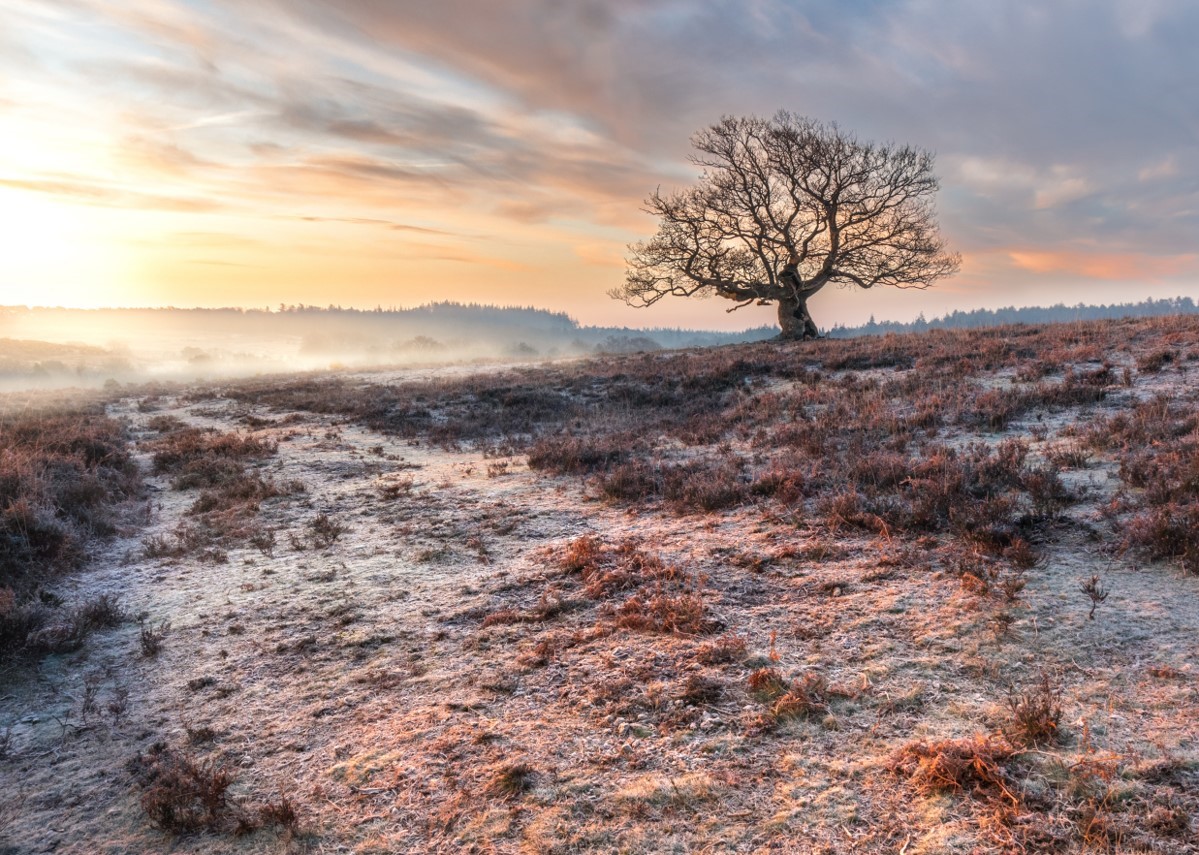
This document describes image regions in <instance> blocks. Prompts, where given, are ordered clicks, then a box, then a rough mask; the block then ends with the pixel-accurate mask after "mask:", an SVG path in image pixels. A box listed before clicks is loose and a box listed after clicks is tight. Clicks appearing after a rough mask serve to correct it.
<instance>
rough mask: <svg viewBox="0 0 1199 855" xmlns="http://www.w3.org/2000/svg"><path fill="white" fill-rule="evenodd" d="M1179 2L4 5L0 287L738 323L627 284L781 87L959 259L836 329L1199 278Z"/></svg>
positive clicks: (34, 1)
mask: <svg viewBox="0 0 1199 855" xmlns="http://www.w3.org/2000/svg"><path fill="white" fill-rule="evenodd" d="M1197 42H1199V4H1195V3H1193V2H1190V0H1042V2H1021V1H1020V0H1004V2H995V0H954V2H947V1H944V2H936V1H935V0H743V2H730V0H438V2H435V3H431V2H427V0H421V2H415V0H414V2H408V0H393V1H392V2H387V1H386V0H337V2H332V0H324V1H322V0H121V2H119V3H117V2H112V0H3V2H2V3H0V305H65V306H82V307H93V306H166V305H174V306H246V307H259V308H261V307H266V306H270V307H275V306H278V305H279V304H297V303H304V304H308V305H318V306H326V305H341V306H347V307H349V306H353V307H360V308H374V307H376V306H383V307H385V308H386V307H391V306H396V307H407V306H414V305H420V304H423V303H428V302H431V301H441V300H456V301H459V302H481V303H490V304H500V305H535V306H540V307H545V308H548V309H553V310H555V311H566V312H569V313H570V314H571V315H572V316H574V317H575V318H576V319H578V320H579V321H580V322H582V323H586V324H620V325H629V326H643V327H654V326H684V327H701V328H711V329H718V328H719V329H739V328H745V327H749V326H756V325H759V324H762V323H770V322H771V321H772V318H773V310H771V309H762V308H756V307H751V308H749V309H745V310H741V311H738V312H736V313H734V314H728V313H727V312H726V311H725V308H726V307H727V305H728V304H727V303H726V302H725V301H720V300H717V301H711V300H685V299H671V300H664V301H662V302H660V303H659V304H657V305H656V306H654V307H652V308H651V309H633V308H630V307H627V306H625V305H624V304H623V303H621V302H619V301H615V300H612V299H611V298H610V297H609V296H608V294H607V292H608V291H609V290H611V289H613V288H616V287H618V286H619V285H620V284H621V282H622V281H623V271H624V261H623V259H624V256H625V254H626V247H627V246H628V244H630V243H632V242H634V241H637V240H640V239H642V238H646V237H649V236H650V235H651V234H652V233H653V232H654V230H655V221H654V220H653V218H652V217H650V216H649V215H648V214H646V213H645V212H644V211H643V207H644V200H645V198H646V197H647V196H648V195H649V194H650V193H652V192H653V191H654V189H655V188H658V187H661V188H663V189H664V190H669V189H674V188H681V187H685V186H687V185H688V184H689V183H691V182H693V181H694V180H695V179H696V177H697V170H696V168H695V167H694V166H693V165H692V164H691V163H690V162H689V161H688V159H687V158H688V154H689V152H690V145H689V137H690V135H691V134H692V133H693V132H694V131H696V130H697V129H700V128H703V127H705V126H707V125H709V124H712V123H714V122H716V121H718V120H719V119H720V118H721V116H724V115H748V114H756V115H759V116H770V115H772V114H773V113H774V112H776V111H777V110H780V109H786V110H790V111H792V112H795V113H797V114H801V115H806V116H810V117H812V118H815V119H819V120H823V121H834V122H837V123H838V124H839V125H840V126H841V127H843V128H846V129H848V130H852V131H853V132H855V133H856V134H857V135H858V136H859V137H861V138H863V139H869V140H878V141H895V142H899V143H904V144H911V145H915V146H918V147H920V148H925V149H929V150H931V151H933V152H935V154H936V158H937V159H936V172H937V174H938V175H939V177H940V179H941V192H940V194H939V196H938V200H937V206H938V211H939V218H940V222H941V227H942V231H943V233H944V236H945V238H946V240H947V242H948V244H949V246H950V247H951V248H952V249H954V250H956V251H958V252H960V253H961V254H962V257H963V265H962V270H961V272H960V273H959V274H958V275H957V276H955V277H953V278H952V279H949V280H944V281H942V282H939V283H937V285H936V286H935V287H933V288H930V289H928V290H926V291H910V290H905V291H899V290H895V289H892V290H890V291H881V290H872V291H869V292H866V291H861V290H860V289H857V290H835V291H831V292H826V293H822V294H821V295H819V296H818V297H817V298H815V299H814V300H813V302H812V306H811V309H812V311H813V314H814V316H815V317H816V320H817V321H818V322H819V323H820V324H821V325H823V326H828V325H831V324H834V323H846V324H855V323H861V322H863V321H865V320H866V319H867V318H869V317H870V316H872V315H873V316H874V317H876V318H877V319H879V320H883V319H889V320H910V319H911V318H913V317H915V316H916V315H917V314H918V313H923V314H924V315H925V316H926V317H930V318H931V317H933V316H936V315H940V314H943V313H945V312H947V311H952V310H955V309H961V310H969V309H974V308H996V307H1001V306H1007V305H1048V304H1051V303H1057V302H1064V303H1067V304H1073V303H1078V302H1086V303H1100V302H1103V303H1110V302H1132V301H1139V300H1142V299H1145V298H1148V297H1163V296H1193V297H1199V246H1197V236H1199V98H1196V97H1195V93H1196V92H1199V60H1197V59H1196V58H1195V53H1194V45H1195V44H1196V43H1197Z"/></svg>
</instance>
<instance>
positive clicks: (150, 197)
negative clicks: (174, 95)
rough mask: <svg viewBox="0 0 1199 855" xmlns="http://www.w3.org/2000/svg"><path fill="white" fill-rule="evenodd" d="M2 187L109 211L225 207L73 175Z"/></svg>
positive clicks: (7, 181)
mask: <svg viewBox="0 0 1199 855" xmlns="http://www.w3.org/2000/svg"><path fill="white" fill-rule="evenodd" d="M0 187H8V188H11V189H13V190H24V191H26V192H29V193H41V194H45V195H48V196H57V197H63V198H66V199H70V200H71V201H74V202H76V203H79V204H85V205H97V206H101V207H107V208H133V209H137V210H156V211H185V212H192V213H202V212H208V211H215V210H218V209H220V208H221V207H222V206H221V205H220V204H218V203H217V202H214V201H212V200H210V199H200V198H183V197H175V196H160V195H157V194H153V193H144V192H139V191H134V190H127V189H123V188H119V187H107V186H104V185H100V184H96V183H94V182H92V181H91V180H89V179H80V178H74V177H71V176H62V177H54V178H32V179H16V178H0Z"/></svg>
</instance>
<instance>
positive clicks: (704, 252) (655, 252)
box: [612, 112, 961, 339]
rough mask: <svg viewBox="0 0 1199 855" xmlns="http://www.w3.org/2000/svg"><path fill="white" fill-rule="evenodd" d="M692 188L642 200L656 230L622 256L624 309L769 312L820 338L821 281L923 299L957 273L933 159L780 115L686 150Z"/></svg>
mask: <svg viewBox="0 0 1199 855" xmlns="http://www.w3.org/2000/svg"><path fill="white" fill-rule="evenodd" d="M691 143H692V146H693V147H694V148H695V151H696V153H695V154H694V155H692V158H691V159H692V161H693V162H694V163H695V164H697V165H698V166H700V167H702V168H703V172H702V173H701V174H700V178H699V182H698V183H697V184H696V185H695V186H693V187H690V188H688V189H686V190H681V191H678V192H676V193H671V194H669V195H663V194H662V193H661V191H660V190H658V191H655V192H654V194H653V195H652V196H650V198H649V199H648V200H647V202H646V205H647V210H648V212H649V213H652V214H655V215H657V216H658V218H659V220H660V222H659V226H658V233H657V234H656V235H654V236H653V237H652V238H650V239H649V240H646V241H642V242H640V243H636V244H633V245H632V246H630V247H629V252H630V255H629V257H628V258H627V259H626V264H627V271H626V279H625V284H624V286H623V287H622V288H618V289H616V290H614V291H613V292H612V296H613V297H616V298H618V299H623V300H625V301H626V302H627V303H629V304H630V305H633V306H648V305H651V304H653V303H656V302H657V301H658V300H660V299H662V298H663V297H665V296H667V295H675V296H680V297H693V296H710V295H713V294H715V295H717V296H719V297H724V298H726V299H729V300H734V301H736V302H737V303H738V305H737V306H734V307H733V308H732V309H729V311H733V310H734V309H738V308H740V307H741V306H745V305H749V304H750V303H755V302H756V303H758V304H759V305H767V304H769V303H777V304H778V318H779V326H780V327H782V336H781V337H782V338H784V339H798V338H809V337H814V336H815V335H816V326H815V324H814V323H813V322H812V318H811V315H810V314H809V313H808V308H807V302H808V299H809V298H811V297H812V295H814V294H815V293H816V292H818V291H819V290H820V289H821V288H823V287H824V286H825V285H828V284H829V283H834V284H837V285H843V286H857V287H860V288H873V287H874V286H875V285H893V286H895V287H897V288H927V287H928V286H929V285H930V284H931V283H932V282H933V281H935V280H937V279H939V278H941V277H942V276H948V275H950V274H952V273H954V272H956V271H957V269H958V266H959V265H960V261H961V260H960V258H959V256H957V255H956V254H954V253H950V252H948V251H947V250H946V248H945V244H944V242H943V241H942V240H941V235H940V231H939V229H938V227H937V218H936V210H935V208H934V207H933V195H934V194H935V193H936V191H937V188H938V183H937V179H936V177H935V176H934V175H933V172H932V167H933V156H932V154H930V153H929V152H927V151H921V150H919V149H915V148H912V147H910V146H896V145H893V144H886V145H875V144H872V143H863V142H860V141H859V140H858V139H857V138H856V137H855V136H854V135H853V134H850V133H847V132H845V131H842V130H841V129H840V128H838V127H837V126H836V125H835V124H823V123H821V122H816V121H813V120H811V119H807V118H804V117H802V116H795V115H793V114H791V113H787V112H780V113H778V114H776V115H775V116H774V118H772V119H759V118H757V117H753V116H750V117H747V118H732V117H726V118H724V119H723V120H721V121H720V122H719V123H718V124H715V125H712V126H711V127H710V128H706V129H705V130H702V131H699V132H698V133H696V134H695V135H694V136H693V137H692V140H691Z"/></svg>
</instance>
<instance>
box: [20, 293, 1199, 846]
mask: <svg viewBox="0 0 1199 855" xmlns="http://www.w3.org/2000/svg"><path fill="white" fill-rule="evenodd" d="M1197 366H1199V318H1197V317H1194V316H1189V317H1183V316H1179V317H1162V318H1150V319H1138V320H1117V321H1089V322H1083V323H1072V324H1059V325H1043V326H1035V327H1034V326H1010V327H1000V328H992V329H983V330H969V331H964V330H963V331H956V330H955V331H945V330H937V331H931V332H927V333H923V334H919V335H904V336H894V335H893V336H886V337H869V338H860V339H852V340H827V341H819V342H807V343H802V344H801V343H796V344H788V345H777V344H773V343H751V344H737V345H728V346H723V347H714V348H707V349H690V350H680V351H662V352H654V353H642V354H632V355H605V356H593V357H590V358H586V359H581V360H576V361H571V362H562V363H554V364H548V365H543V366H529V367H519V368H505V367H504V366H499V365H497V366H490V367H473V368H472V367H470V366H448V367H440V368H437V367H428V368H421V369H403V370H399V369H380V370H375V371H360V372H349V371H347V372H342V373H336V374H331V375H322V376H319V377H312V376H294V377H275V378H258V379H254V380H243V381H237V382H232V381H230V382H225V383H220V384H213V383H208V384H194V385H187V386H182V385H180V386H172V385H166V384H160V385H158V386H154V387H149V386H147V387H144V388H139V389H126V390H124V391H121V390H117V391H115V392H113V393H112V396H111V399H110V400H109V401H108V402H107V410H106V413H107V416H108V417H109V418H110V419H112V420H113V422H112V424H123V425H124V426H125V430H126V431H127V433H128V441H129V443H130V446H129V447H130V450H131V451H132V452H133V454H134V458H135V459H136V460H137V461H139V462H140V466H141V471H142V473H143V476H144V477H145V479H146V483H147V485H148V487H147V489H148V490H149V492H148V493H146V494H145V495H144V497H143V498H142V499H141V500H140V501H141V504H139V505H135V506H133V507H132V508H131V509H127V511H130V513H128V514H127V515H126V517H125V521H124V522H123V523H122V524H121V525H120V526H119V530H116V531H113V532H112V533H110V535H109V537H108V539H107V540H97V541H95V542H94V545H93V546H92V547H90V549H91V550H92V555H91V561H90V563H89V565H88V566H87V568H86V569H85V570H83V571H79V572H69V571H65V570H64V573H65V575H62V576H58V577H56V578H54V579H48V580H47V581H46V582H45V586H44V588H43V590H44V591H45V592H46V594H47V596H46V597H45V598H43V599H44V602H42V603H41V604H37V603H34V604H32V605H28V606H21V608H27V609H33V608H38V609H45V610H48V611H46V612H45V614H47V615H49V614H55V612H54V609H62V610H64V614H65V613H66V612H69V611H70V610H71V609H79V608H80V607H81V604H87V603H93V604H94V603H95V602H97V600H98V598H101V597H105V596H107V597H112V598H119V602H120V610H121V611H122V613H123V614H124V615H125V616H126V617H127V619H125V620H124V621H123V622H120V623H118V625H117V626H115V627H112V626H107V625H105V626H98V627H95V628H94V629H93V630H92V631H91V632H90V633H89V634H88V635H87V638H86V641H83V640H80V641H79V643H78V644H77V645H73V646H71V645H67V646H68V647H69V648H70V649H64V650H62V651H61V652H57V653H55V652H49V653H45V652H42V653H39V654H38V655H36V656H32V658H31V654H30V653H29V652H28V651H26V652H25V653H24V654H22V656H18V658H17V659H15V660H11V661H10V662H9V664H8V665H7V666H6V671H5V673H4V680H5V689H4V691H3V693H0V695H2V696H0V737H2V739H0V782H2V784H0V792H2V793H3V796H0V799H2V802H0V851H7V852H12V853H14V855H15V853H27V852H28V853H32V852H43V851H55V852H58V853H64V852H66V853H85V852H86V853H90V852H97V851H111V852H126V851H139V852H140V851H147V852H155V851H164V852H165V851H186V852H215V853H277V852H322V851H342V852H354V853H363V855H366V853H389V852H513V853H515V852H538V853H542V852H547V853H548V852H558V853H568V852H594V853H600V852H605V853H606V852H630V853H632V852H636V853H644V852H680V851H687V852H690V851H694V852H804V853H807V852H813V853H817V852H819V853H841V852H845V853H849V852H904V853H908V855H913V853H944V852H963V853H965V852H996V853H998V852H1013V851H1029V852H1033V851H1035V852H1044V851H1054V852H1084V851H1085V852H1095V851H1111V852H1116V851H1119V852H1128V851H1147V852H1163V853H1194V852H1199V846H1197V845H1196V844H1195V842H1194V841H1195V840H1196V835H1197V834H1199V748H1197V746H1199V666H1197V665H1196V661H1197V660H1196V654H1197V653H1199V650H1197V648H1196V641H1195V639H1196V638H1199V416H1197V415H1196V413H1197V412H1199V410H1197V405H1199V391H1197V387H1196V384H1194V383H1193V382H1192V381H1193V377H1192V373H1193V372H1194V370H1195V369H1196V367H1197ZM4 404H5V406H4V408H3V409H4V410H7V411H8V412H11V413H18V414H20V418H23V419H34V420H36V419H37V418H38V417H39V416H38V407H41V406H43V404H42V403H40V402H34V403H33V404H30V403H29V402H28V401H27V399H25V398H22V397H20V396H15V395H11V396H8V397H7V398H6V399H5V400H4ZM13 418H16V416H14V417H13ZM106 424H108V423H106ZM106 435H107V434H106ZM68 445H69V444H66V443H64V444H63V447H64V448H66V447H68ZM31 447H32V446H31ZM63 453H64V454H65V453H66V452H63ZM14 483H15V481H14ZM46 501H48V502H49V501H50V500H49V499H47V500H46ZM64 501H65V500H64ZM52 510H53V508H52V507H49V506H47V509H46V510H45V513H51V512H52ZM30 596H31V597H32V596H35V594H30ZM54 600H59V601H60V602H61V605H59V606H53V605H47V603H52V602H53V601H54ZM31 602H32V601H31ZM15 603H16V601H15V600H12V599H11V598H10V601H9V606H8V608H9V609H10V610H12V609H16V608H17V605H16V604H15ZM70 614H72V615H75V616H76V617H75V618H73V619H77V617H78V614H80V612H78V611H75V612H70ZM44 619H45V620H46V621H48V622H49V623H48V624H47V625H50V626H54V625H58V624H55V623H54V620H58V619H56V618H52V617H45V618H44ZM59 623H65V617H64V618H63V619H61V620H59ZM38 637H39V638H44V636H38ZM48 649H52V648H48ZM22 657H23V658H22ZM5 846H7V847H8V848H7V849H5V848H4V847H5Z"/></svg>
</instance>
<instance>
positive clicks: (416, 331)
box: [0, 303, 775, 391]
mask: <svg viewBox="0 0 1199 855" xmlns="http://www.w3.org/2000/svg"><path fill="white" fill-rule="evenodd" d="M774 332H775V331H774V330H771V329H769V328H759V329H755V330H746V331H745V332H741V333H723V332H702V331H695V330H677V329H655V330H634V329H627V328H622V327H586V326H580V325H579V324H578V323H577V322H576V321H575V320H573V319H572V318H570V317H569V316H568V315H565V314H562V313H555V312H548V311H544V310H541V309H532V308H499V307H493V306H464V305H460V304H456V303H438V304H432V305H428V306H423V307H420V308H417V309H407V310H388V311H384V310H382V309H379V310H375V311H357V310H353V309H340V308H334V307H329V308H324V309H322V308H318V307H315V306H280V307H279V308H278V309H275V310H268V309H261V310H256V309H173V308H170V309H92V310H85V309H60V308H55V309H43V308H35V309H29V308H25V307H6V308H0V390H4V391H14V390H20V389H30V388H42V387H46V388H58V387H63V386H99V385H102V384H104V383H105V382H107V381H109V380H115V381H117V382H139V381H143V380H159V379H162V380H173V379H195V378H217V377H234V376H246V375H254V374H260V373H274V372H280V371H297V370H299V371H309V370H319V369H328V368H331V367H361V366H371V365H411V364H429V363H446V362H457V361H463V360H476V359H506V360H511V359H521V360H524V359H537V358H555V357H571V356H582V355H588V354H594V353H631V352H636V351H645V350H658V349H661V348H673V347H687V346H694V345H709V344H724V343H729V342H736V341H754V340H759V339H762V338H766V337H769V336H770V335H773V334H774Z"/></svg>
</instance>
